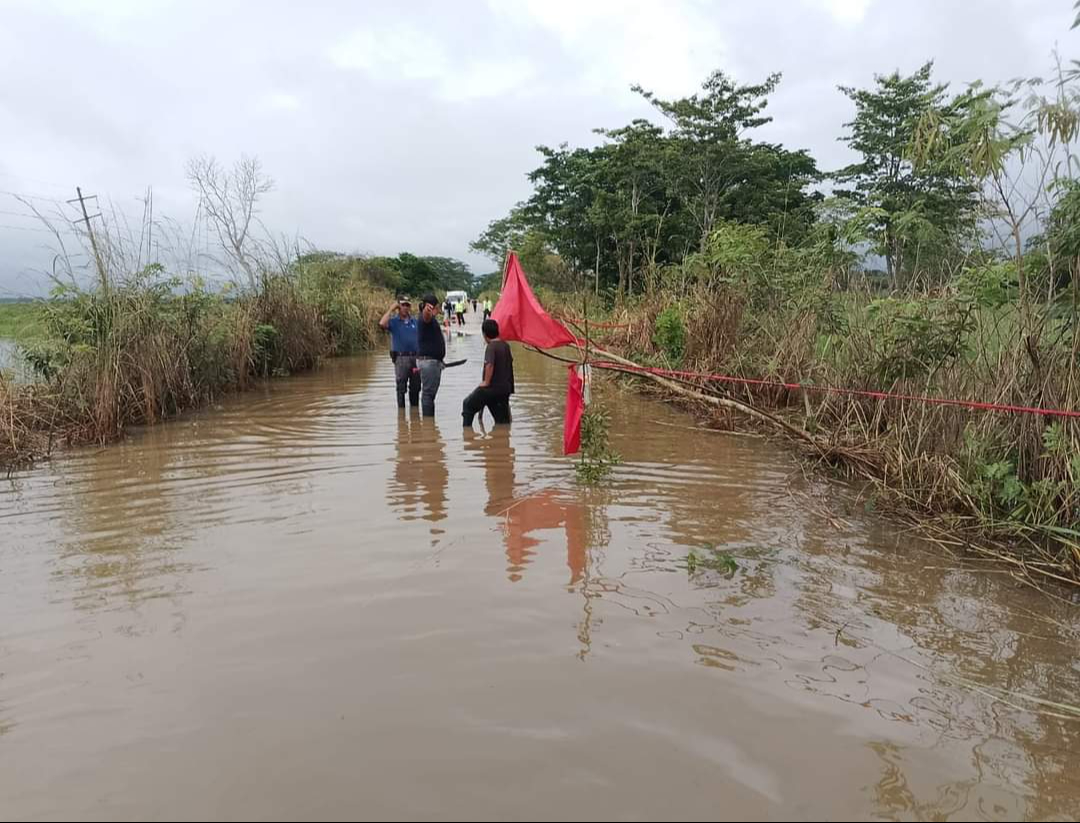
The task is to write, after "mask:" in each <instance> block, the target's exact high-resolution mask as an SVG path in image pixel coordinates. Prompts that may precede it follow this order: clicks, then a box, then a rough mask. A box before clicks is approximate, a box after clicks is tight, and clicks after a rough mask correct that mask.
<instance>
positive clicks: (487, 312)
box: [484, 297, 493, 320]
mask: <svg viewBox="0 0 1080 823" xmlns="http://www.w3.org/2000/svg"><path fill="white" fill-rule="evenodd" d="M492 308H493V307H492V305H491V298H490V297H489V298H488V299H487V300H485V301H484V319H485V320H487V319H488V318H489V317H491V309H492Z"/></svg>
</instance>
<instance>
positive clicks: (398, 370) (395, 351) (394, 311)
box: [379, 297, 420, 409]
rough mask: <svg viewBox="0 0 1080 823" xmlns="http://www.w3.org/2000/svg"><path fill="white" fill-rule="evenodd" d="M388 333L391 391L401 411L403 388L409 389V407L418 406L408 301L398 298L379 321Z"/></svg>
mask: <svg viewBox="0 0 1080 823" xmlns="http://www.w3.org/2000/svg"><path fill="white" fill-rule="evenodd" d="M379 326H381V327H382V328H383V329H385V330H386V331H388V332H390V360H391V361H392V362H393V364H394V381H395V390H396V391H397V404H398V408H399V409H403V408H405V389H406V388H407V389H408V390H409V405H410V406H412V407H413V408H414V409H415V408H416V407H417V406H419V405H420V372H418V371H417V369H416V346H417V342H416V318H415V317H413V316H412V302H411V301H410V300H409V298H408V297H399V298H398V299H397V301H396V302H395V303H394V305H392V306H391V307H390V308H389V309H387V310H386V314H384V315H383V316H382V319H381V320H380V321H379Z"/></svg>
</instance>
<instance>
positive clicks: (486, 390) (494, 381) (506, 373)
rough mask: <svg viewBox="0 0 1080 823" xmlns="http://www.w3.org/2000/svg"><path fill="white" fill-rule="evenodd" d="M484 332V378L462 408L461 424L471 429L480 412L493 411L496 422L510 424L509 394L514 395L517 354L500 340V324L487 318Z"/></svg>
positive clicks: (483, 328) (482, 327)
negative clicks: (485, 346) (485, 344)
mask: <svg viewBox="0 0 1080 823" xmlns="http://www.w3.org/2000/svg"><path fill="white" fill-rule="evenodd" d="M481 329H482V330H483V332H484V340H485V341H486V342H487V349H486V351H485V352H484V377H483V380H481V381H480V385H479V386H477V387H476V389H474V390H473V392H472V394H470V395H469V396H468V397H466V398H465V402H464V403H463V404H462V405H461V422H462V424H463V425H464V426H465V427H466V428H471V427H472V424H473V419H474V418H475V417H476V413H477V412H481V413H482V412H483V410H484V408H485V407H486V408H488V409H490V410H491V416H492V417H494V418H495V422H496V423H509V422H510V395H511V394H513V393H514V355H513V353H512V352H511V351H510V344H509V343H507V342H506V341H505V340H500V339H499V324H498V323H497V322H496V321H494V320H492V319H491V318H488V319H487V320H485V321H484V324H483V326H481Z"/></svg>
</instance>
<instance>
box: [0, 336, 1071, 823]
mask: <svg viewBox="0 0 1080 823" xmlns="http://www.w3.org/2000/svg"><path fill="white" fill-rule="evenodd" d="M449 348H450V351H449V353H448V359H455V358H457V357H468V358H469V362H468V363H467V364H466V365H465V366H462V367H460V368H456V369H451V370H448V371H447V372H446V373H445V374H444V377H443V385H442V389H441V391H440V394H439V401H438V412H437V416H436V418H435V420H434V421H432V420H422V419H420V418H419V417H418V416H416V415H415V414H413V413H411V412H408V411H406V412H404V413H399V412H398V411H397V410H396V409H395V407H394V399H393V387H392V379H393V378H392V368H391V364H390V362H389V359H388V357H387V356H386V354H385V353H380V354H372V355H366V356H360V357H355V358H349V359H343V360H338V361H333V362H331V363H329V364H327V366H326V367H325V368H323V369H322V370H320V371H319V372H317V373H314V374H310V375H305V376H299V377H295V378H291V379H286V380H279V381H274V382H271V383H269V384H268V385H266V386H264V387H261V388H260V389H258V390H256V391H253V392H250V393H248V394H244V395H241V396H237V397H231V398H228V399H227V400H225V401H224V402H222V403H220V404H218V405H217V406H215V407H213V408H209V409H206V410H204V411H202V412H200V413H199V414H196V415H191V416H187V417H184V418H182V419H179V420H176V421H172V422H170V423H166V424H164V425H160V426H157V427H153V428H150V429H146V430H141V431H135V432H131V433H130V434H129V435H128V436H127V437H126V439H125V440H124V441H123V442H121V443H118V444H115V445H112V446H108V447H105V448H101V449H81V450H74V451H70V452H67V453H65V454H63V455H61V456H59V457H58V458H56V459H55V460H53V461H52V462H51V463H48V464H45V465H42V466H40V467H39V468H37V469H35V470H33V471H30V472H26V473H20V474H17V475H16V476H14V477H13V478H12V479H10V480H7V481H2V482H0V818H2V819H4V820H68V819H95V820H96V819H103V820H104V819H110V820H158V819H199V820H210V819H214V820H219V819H243V818H261V819H282V818H306V819H312V820H316V819H318V820H322V819H384V818H390V819H418V818H426V819H458V820H465V819H470V820H471V819H485V820H486V819H499V820H525V819H536V820H540V819H553V818H554V819H561V820H570V819H573V820H581V819H601V820H607V819H620V820H631V819H666V820H684V819H732V820H734V819H744V818H752V819H772V820H787V819H792V818H794V819H797V820H798V819H822V818H827V819H832V820H839V819H866V818H875V819H910V820H945V819H950V820H973V819H978V820H1019V819H1030V820H1041V819H1059V820H1066V819H1075V818H1076V817H1077V816H1080V733H1078V732H1080V723H1078V722H1076V721H1073V720H1068V719H1064V717H1055V716H1054V715H1055V714H1060V715H1065V714H1067V713H1066V712H1065V711H1064V710H1061V709H1056V708H1054V707H1053V706H1051V705H1050V704H1051V703H1064V704H1070V703H1071V704H1075V703H1078V702H1080V663H1078V661H1077V654H1076V652H1077V638H1078V636H1080V632H1078V629H1080V619H1078V618H1077V616H1076V615H1075V614H1074V613H1073V611H1071V608H1072V607H1069V606H1067V605H1065V604H1062V603H1058V602H1056V601H1054V600H1052V599H1050V598H1047V597H1045V596H1043V595H1040V594H1038V593H1036V592H1033V591H1030V590H1028V589H1024V588H1021V587H1019V586H1018V585H1017V584H1016V583H1015V582H1014V581H1013V580H1012V579H1011V578H1009V577H1008V576H1006V575H1003V574H999V573H996V570H995V569H994V568H993V567H987V566H979V565H970V566H968V567H964V566H962V565H958V563H957V561H954V560H952V559H950V558H948V557H946V556H944V555H943V554H942V553H941V552H940V551H938V550H936V549H934V548H933V547H931V546H928V545H926V544H923V543H920V542H919V541H918V540H916V539H915V538H913V537H911V536H910V535H907V534H904V533H902V532H901V531H899V530H898V529H897V528H896V526H895V525H893V524H890V523H889V522H888V521H886V520H884V519H882V518H880V517H878V516H876V515H874V514H873V513H872V512H868V511H866V507H865V506H864V504H863V502H862V501H861V500H860V499H859V498H858V496H857V495H856V494H855V492H854V491H852V490H850V489H848V488H845V487H841V486H839V485H836V484H832V483H830V482H827V481H824V480H821V479H807V477H806V476H805V474H804V472H803V471H802V470H801V469H800V466H799V464H798V462H797V461H796V460H795V459H794V458H793V457H791V456H790V455H789V454H787V453H786V452H785V451H784V450H783V448H782V447H781V446H778V445H775V444H770V443H768V442H766V441H763V440H760V439H756V438H752V437H740V436H734V435H726V434H720V433H715V432H703V431H701V430H697V429H695V428H694V427H693V421H692V420H691V419H690V418H688V417H687V416H685V415H684V414H682V413H681V412H679V411H677V410H674V409H672V408H669V407H666V406H664V405H662V404H660V403H658V402H656V401H654V400H651V399H648V398H644V397H640V396H637V395H634V394H632V393H629V392H626V391H623V390H621V389H620V388H619V387H618V386H617V385H615V384H611V383H603V384H602V385H601V386H600V387H599V389H598V395H599V398H600V400H601V402H603V403H604V404H605V405H606V407H607V408H609V409H610V410H611V412H612V423H611V431H612V445H613V446H614V448H615V449H616V450H617V451H619V452H620V453H621V454H622V457H623V462H622V464H621V465H620V466H619V467H618V468H617V469H616V470H615V471H614V473H613V474H612V476H611V478H610V480H609V481H608V482H606V483H605V484H604V486H603V488H599V489H593V490H583V489H582V488H581V487H579V486H578V485H577V483H576V482H575V479H574V470H573V461H572V460H570V459H567V458H564V457H562V456H561V443H562V410H563V399H564V396H565V384H566V373H565V370H564V368H563V367H562V366H561V365H559V364H557V363H554V362H552V361H550V360H547V359H544V358H542V357H539V356H537V355H534V354H529V353H527V352H524V351H521V350H520V349H515V357H516V358H517V359H516V366H517V386H518V395H517V396H516V397H515V401H514V422H513V425H512V426H511V427H509V428H496V429H494V430H493V431H487V432H485V431H482V430H481V428H480V427H479V426H478V427H477V429H476V431H475V432H466V431H463V429H462V427H461V424H460V415H459V410H460V405H461V400H462V398H463V397H464V395H465V394H466V393H467V392H468V391H469V390H470V389H471V388H472V386H474V385H475V383H476V382H477V380H478V377H479V368H480V362H481V359H482V342H481V340H480V339H479V337H478V336H476V335H474V336H470V337H456V338H454V339H453V341H452V342H451V343H450V347H449ZM486 422H487V423H488V424H490V418H488V419H487V421H486ZM710 547H712V548H710ZM691 552H693V555H694V557H693V559H691V560H690V561H689V562H688V556H689V555H690V554H691ZM1033 698H1034V699H1035V700H1042V701H1047V702H1046V703H1038V702H1035V700H1033Z"/></svg>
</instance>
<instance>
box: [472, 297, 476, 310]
mask: <svg viewBox="0 0 1080 823" xmlns="http://www.w3.org/2000/svg"><path fill="white" fill-rule="evenodd" d="M472 311H473V314H476V298H475V297H474V298H473V299H472Z"/></svg>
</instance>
